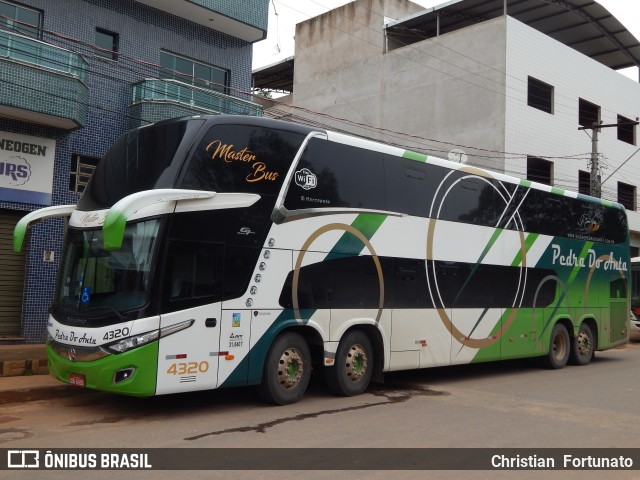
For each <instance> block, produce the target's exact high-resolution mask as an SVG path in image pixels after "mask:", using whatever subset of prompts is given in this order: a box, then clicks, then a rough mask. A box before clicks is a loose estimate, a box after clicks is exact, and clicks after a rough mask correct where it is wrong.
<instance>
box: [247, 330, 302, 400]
mask: <svg viewBox="0 0 640 480" xmlns="http://www.w3.org/2000/svg"><path fill="white" fill-rule="evenodd" d="M309 378H311V352H310V350H309V346H308V345H307V342H306V341H305V339H304V338H303V337H302V336H301V335H298V334H297V333H293V332H288V333H283V334H281V335H280V336H279V337H278V338H276V340H275V341H274V342H273V344H272V345H271V348H270V349H269V353H268V354H267V359H266V361H265V364H264V372H263V375H262V383H261V384H260V385H259V386H258V394H259V395H260V397H261V398H262V399H263V400H264V401H266V402H269V403H273V404H275V405H289V404H292V403H296V402H297V401H298V400H300V399H301V398H302V395H304V392H305V391H306V389H307V386H308V385H309Z"/></svg>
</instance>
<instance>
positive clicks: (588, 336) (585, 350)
mask: <svg viewBox="0 0 640 480" xmlns="http://www.w3.org/2000/svg"><path fill="white" fill-rule="evenodd" d="M594 349H595V342H594V338H593V332H592V331H591V327H589V325H587V324H586V323H583V324H582V325H580V330H579V331H578V335H576V337H575V338H574V339H573V343H572V344H571V358H570V361H571V363H572V364H574V365H586V364H587V363H589V362H590V361H591V359H592V358H593V352H594Z"/></svg>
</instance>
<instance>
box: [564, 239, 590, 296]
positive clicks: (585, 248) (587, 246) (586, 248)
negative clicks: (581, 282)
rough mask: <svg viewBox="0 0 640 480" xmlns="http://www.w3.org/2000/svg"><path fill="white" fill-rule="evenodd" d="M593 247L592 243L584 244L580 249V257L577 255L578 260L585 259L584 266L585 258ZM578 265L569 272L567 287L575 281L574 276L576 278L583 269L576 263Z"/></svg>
mask: <svg viewBox="0 0 640 480" xmlns="http://www.w3.org/2000/svg"><path fill="white" fill-rule="evenodd" d="M591 247H593V242H585V244H584V246H583V247H582V251H581V252H580V255H578V258H584V259H585V264H586V258H587V254H588V253H589V249H590V248H591ZM577 263H578V264H577V265H576V266H574V267H573V270H571V274H570V275H569V279H568V280H567V285H568V286H570V285H571V284H572V283H573V281H574V280H575V278H576V276H578V273H580V270H581V269H582V268H583V267H582V266H581V265H580V262H579V261H578V262H577Z"/></svg>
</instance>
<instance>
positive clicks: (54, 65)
mask: <svg viewBox="0 0 640 480" xmlns="http://www.w3.org/2000/svg"><path fill="white" fill-rule="evenodd" d="M0 58H7V59H10V60H15V61H18V62H22V63H27V64H31V65H34V66H38V67H41V68H43V69H47V70H53V71H55V72H60V73H63V74H65V75H69V76H72V77H75V78H78V79H80V80H82V81H83V82H84V81H85V80H86V78H87V69H88V64H87V61H86V60H85V59H84V58H83V57H82V56H81V55H79V54H77V53H74V52H71V51H69V50H65V49H64V48H60V47H57V46H55V45H51V44H49V43H45V42H42V41H40V40H37V39H35V38H30V37H25V36H24V35H18V34H16V33H11V32H7V31H1V30H0Z"/></svg>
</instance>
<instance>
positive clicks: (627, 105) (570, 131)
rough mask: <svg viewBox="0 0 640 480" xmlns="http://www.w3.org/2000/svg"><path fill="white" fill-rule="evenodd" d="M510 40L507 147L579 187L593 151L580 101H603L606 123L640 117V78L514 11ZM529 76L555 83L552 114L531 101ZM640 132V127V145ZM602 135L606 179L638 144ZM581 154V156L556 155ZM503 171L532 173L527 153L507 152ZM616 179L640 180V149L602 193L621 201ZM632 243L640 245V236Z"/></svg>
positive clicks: (633, 220)
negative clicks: (537, 27) (580, 175)
mask: <svg viewBox="0 0 640 480" xmlns="http://www.w3.org/2000/svg"><path fill="white" fill-rule="evenodd" d="M506 44H507V61H506V64H507V71H506V74H507V75H506V82H507V88H506V115H505V120H506V125H505V151H507V152H513V153H517V154H531V155H534V156H539V157H543V158H545V159H548V160H551V161H553V162H554V168H553V177H554V178H553V183H554V185H555V186H558V187H561V188H565V189H570V190H574V191H577V190H578V171H579V170H584V171H589V170H590V167H589V159H590V154H591V138H590V134H591V131H590V130H587V131H582V130H578V127H579V126H580V125H579V124H578V99H579V98H582V99H584V100H587V101H589V102H591V103H594V104H596V105H599V106H600V107H601V110H600V118H601V120H602V121H603V123H604V124H615V123H617V120H618V118H617V116H618V114H619V115H622V116H624V117H626V118H629V119H635V118H636V117H637V116H638V115H640V84H639V83H637V82H635V81H633V80H631V79H630V78H628V77H625V76H623V75H621V74H620V73H618V72H616V71H615V70H611V69H610V68H608V67H606V66H604V65H602V64H601V63H599V62H597V61H595V60H593V59H591V58H589V57H587V56H585V55H583V54H581V53H579V52H577V51H576V50H574V49H572V48H570V47H568V46H566V45H564V44H562V43H560V42H558V41H556V40H553V39H552V38H550V37H548V36H546V35H544V34H542V33H540V32H538V31H537V30H534V29H533V28H531V27H528V26H527V25H525V24H523V23H521V22H519V21H518V20H516V19H514V18H511V17H508V18H507V42H506ZM528 76H532V77H535V78H537V79H538V80H541V81H543V82H545V83H547V84H550V85H552V86H553V87H554V112H553V114H548V113H545V112H543V111H541V110H538V109H536V108H533V107H530V106H528V105H527V77H528ZM639 133H640V129H639V128H638V127H636V143H639V142H638V141H637V140H638V138H639V137H640V135H639ZM598 137H599V142H598V151H599V152H600V153H601V154H602V156H601V165H602V167H603V169H602V175H601V177H602V180H603V181H604V180H605V179H606V178H607V177H608V176H609V175H610V174H612V173H613V172H614V170H615V169H616V168H618V167H619V166H620V164H621V163H622V162H624V161H625V160H626V159H627V158H629V157H630V156H631V155H632V154H633V153H634V152H636V151H637V150H638V146H634V145H630V144H628V143H625V142H622V141H620V140H618V139H617V128H615V127H612V128H604V129H602V130H601V133H600V134H599V136H598ZM576 154H582V155H581V157H580V158H555V159H554V158H552V157H564V156H566V157H569V156H572V155H576ZM505 170H506V173H509V174H514V175H516V176H519V177H523V178H526V174H527V171H526V170H527V163H526V159H525V160H523V159H522V156H517V157H516V158H510V157H509V156H507V160H506V162H505ZM618 181H622V182H624V183H627V184H632V185H635V186H638V185H640V152H638V154H637V155H636V156H635V157H633V158H632V159H631V160H630V161H629V162H627V163H626V164H625V165H624V166H623V167H621V168H620V170H618V172H616V173H615V174H613V176H612V177H611V178H610V179H608V180H606V181H605V182H604V184H603V186H602V198H604V199H607V200H613V201H617V187H618V184H617V182H618ZM636 197H637V192H636ZM636 202H637V198H636ZM628 213H629V223H630V229H631V230H632V231H636V232H640V214H638V213H637V212H628ZM632 243H633V244H634V245H635V246H640V242H638V241H637V239H633V242H632Z"/></svg>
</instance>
